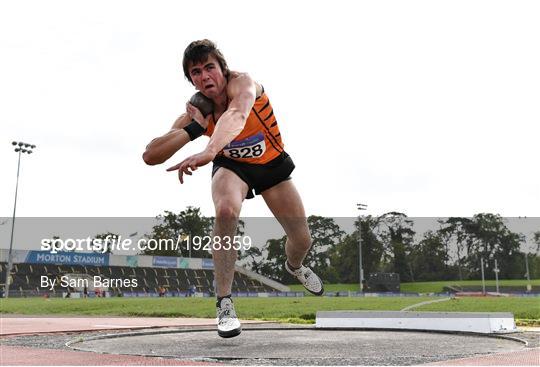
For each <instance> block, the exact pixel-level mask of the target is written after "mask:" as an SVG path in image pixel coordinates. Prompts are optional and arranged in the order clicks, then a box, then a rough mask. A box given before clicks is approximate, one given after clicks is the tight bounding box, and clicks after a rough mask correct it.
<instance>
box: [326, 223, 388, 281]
mask: <svg viewBox="0 0 540 367" xmlns="http://www.w3.org/2000/svg"><path fill="white" fill-rule="evenodd" d="M377 224H378V218H374V217H372V216H362V217H358V218H357V220H356V221H355V223H354V225H355V227H356V230H355V231H354V232H353V233H352V234H350V235H347V236H345V237H344V238H343V239H342V241H341V242H340V243H338V244H337V245H336V246H335V247H334V248H333V249H331V250H330V251H329V257H330V263H331V266H332V269H333V271H334V272H335V274H337V277H338V279H337V282H340V283H359V281H360V275H359V274H358V271H359V270H360V264H359V258H358V255H359V250H358V246H359V238H358V236H359V233H360V228H361V233H362V267H363V269H364V278H365V279H368V277H369V274H371V273H374V272H378V271H380V270H382V269H381V259H382V256H383V253H384V248H383V244H382V243H381V242H380V241H379V240H378V239H377V237H376V235H375V234H374V229H375V228H376V227H377Z"/></svg>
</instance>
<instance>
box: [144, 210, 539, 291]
mask: <svg viewBox="0 0 540 367" xmlns="http://www.w3.org/2000/svg"><path fill="white" fill-rule="evenodd" d="M157 220H158V224H156V225H155V226H154V227H153V229H152V232H151V233H150V234H147V235H145V236H146V237H147V238H149V239H150V238H154V239H160V238H177V237H178V236H180V235H182V234H189V235H191V236H201V237H202V236H208V235H210V234H211V233H212V227H213V223H214V218H212V217H205V216H203V215H202V214H201V212H200V209H199V208H194V207H188V208H187V209H186V210H184V211H181V212H180V213H178V214H175V213H172V212H168V211H166V212H164V214H161V215H159V216H158V217H157ZM307 222H308V226H309V229H310V232H311V236H312V241H313V243H312V249H311V251H310V252H309V254H308V256H307V257H306V259H305V261H304V264H305V265H307V266H309V267H311V268H312V269H313V270H314V271H315V272H316V273H317V274H319V276H321V278H322V279H323V280H324V281H326V282H329V283H357V282H358V279H359V273H358V272H359V265H358V264H359V251H358V243H359V236H361V240H362V241H361V242H362V259H363V261H362V263H363V268H364V278H366V279H367V278H368V277H369V274H372V273H378V272H391V273H398V274H399V276H400V279H401V281H402V282H414V281H437V280H468V279H480V276H481V269H480V262H481V260H480V259H483V260H484V264H485V266H486V270H485V276H486V279H494V278H495V273H494V271H493V270H494V268H495V260H496V261H497V266H498V269H499V279H523V278H524V277H525V276H526V274H525V272H526V270H525V269H526V265H525V260H526V258H525V253H524V252H523V251H522V250H521V247H522V244H523V243H524V242H525V241H526V238H525V236H524V235H522V234H520V233H514V232H512V231H511V230H510V229H509V228H508V227H507V225H506V223H505V220H504V218H502V217H501V216H500V215H497V214H490V213H480V214H476V215H474V216H473V217H472V218H465V217H450V218H447V219H440V220H438V228H437V229H431V230H428V231H426V232H424V233H416V232H415V230H414V223H413V220H412V219H411V218H409V217H407V215H405V214H404V213H398V212H389V213H386V214H383V215H380V216H371V215H366V216H359V217H358V218H356V220H355V223H354V231H353V232H352V233H350V234H347V233H345V232H344V231H343V230H342V229H341V228H340V226H339V225H338V224H336V222H335V220H334V219H333V218H326V217H321V216H316V215H312V216H309V217H308V218H307ZM243 233H244V223H243V222H242V221H240V223H239V226H238V233H237V234H238V235H242V234H243ZM286 240H287V237H286V236H283V237H281V238H270V239H268V240H266V242H265V243H264V244H258V246H252V247H251V248H250V249H249V250H247V251H241V252H240V254H239V259H240V261H241V263H242V264H243V265H244V266H245V267H247V268H248V269H251V270H253V271H255V272H257V273H259V274H262V275H265V276H267V277H269V278H272V279H274V280H277V281H279V282H282V283H285V284H289V283H294V280H293V279H292V277H291V276H290V275H289V274H288V273H287V272H285V271H284V270H283V264H284V262H285V259H286V257H285V251H284V248H285V242H286ZM532 241H533V242H534V245H535V246H536V248H535V251H533V253H532V254H528V257H527V259H528V265H529V273H530V277H531V279H532V278H537V277H539V276H540V256H539V253H540V230H539V231H536V232H535V233H534V235H533V238H532ZM141 254H143V255H162V256H184V257H186V256H191V257H202V258H209V257H211V254H210V252H208V251H205V250H194V249H192V250H191V253H187V251H186V247H181V248H179V249H177V250H171V249H169V250H163V249H162V250H154V251H145V252H143V253H141Z"/></svg>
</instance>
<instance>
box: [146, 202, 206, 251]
mask: <svg viewBox="0 0 540 367" xmlns="http://www.w3.org/2000/svg"><path fill="white" fill-rule="evenodd" d="M156 219H157V221H158V224H156V225H155V226H154V227H153V228H152V232H151V233H150V234H148V235H145V236H144V237H145V238H146V240H147V241H148V240H150V239H154V240H156V241H160V240H161V244H162V246H160V248H157V249H151V250H150V249H146V250H144V251H142V252H141V255H159V256H184V257H187V256H191V257H202V258H209V257H211V253H210V252H209V251H207V250H204V249H203V248H202V246H201V248H195V247H194V246H193V238H194V237H197V238H200V239H202V238H204V237H206V236H212V226H213V222H214V218H211V217H205V216H203V215H202V214H201V211H200V208H195V207H191V206H188V207H187V208H186V210H183V211H181V212H180V213H178V214H175V213H172V212H170V211H165V212H164V214H160V215H158V216H157V217H156ZM165 240H172V243H174V244H175V245H176V244H178V246H169V245H167V246H166V245H165V242H164V241H165ZM188 240H189V241H190V245H191V246H190V249H188ZM202 242H203V244H205V243H206V241H202ZM190 250H191V251H190Z"/></svg>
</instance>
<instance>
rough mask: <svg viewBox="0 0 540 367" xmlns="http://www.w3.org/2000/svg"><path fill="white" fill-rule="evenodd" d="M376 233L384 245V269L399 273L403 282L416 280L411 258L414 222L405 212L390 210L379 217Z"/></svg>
mask: <svg viewBox="0 0 540 367" xmlns="http://www.w3.org/2000/svg"><path fill="white" fill-rule="evenodd" d="M375 233H376V235H377V238H378V239H379V241H380V242H381V243H382V244H383V247H384V255H383V259H382V260H383V261H382V262H383V265H386V267H385V269H384V270H385V271H388V272H394V273H398V274H399V277H400V280H401V281H402V282H407V281H414V273H413V269H412V264H411V258H410V254H411V251H412V249H413V245H414V235H415V232H414V230H413V222H412V221H411V220H410V219H409V218H407V215H405V214H403V213H398V212H389V213H386V214H383V215H381V216H380V217H379V218H378V219H377V226H376V230H375Z"/></svg>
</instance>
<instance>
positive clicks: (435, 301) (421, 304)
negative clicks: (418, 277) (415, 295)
mask: <svg viewBox="0 0 540 367" xmlns="http://www.w3.org/2000/svg"><path fill="white" fill-rule="evenodd" d="M451 299H452V298H443V299H436V300H432V301H425V302H420V303H416V304H414V305H412V306H407V307H405V308H404V309H402V310H400V311H409V310H410V309H412V308H416V307H420V306H424V305H429V304H430V303H437V302H444V301H450V300H451Z"/></svg>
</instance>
